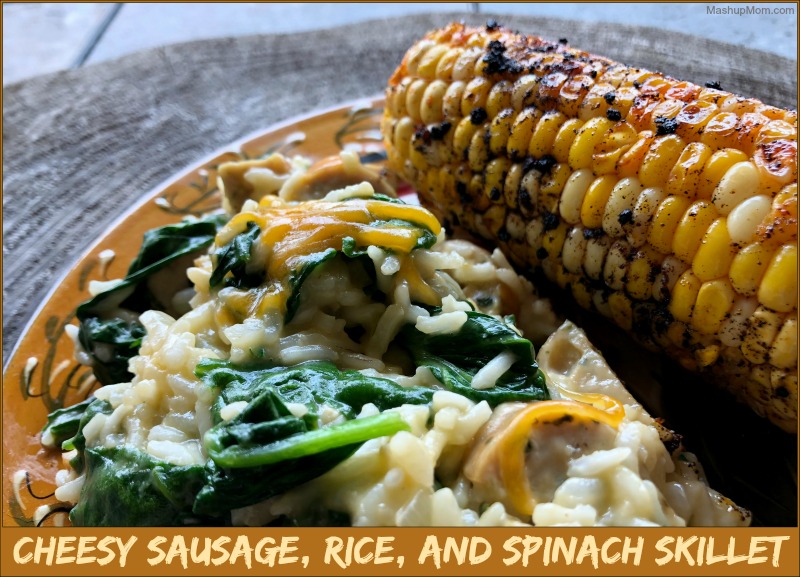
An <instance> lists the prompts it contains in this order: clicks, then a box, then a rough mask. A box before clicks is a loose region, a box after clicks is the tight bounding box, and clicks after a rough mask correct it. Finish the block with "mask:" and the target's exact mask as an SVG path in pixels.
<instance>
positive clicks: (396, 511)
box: [57, 154, 733, 526]
mask: <svg viewBox="0 0 800 577" xmlns="http://www.w3.org/2000/svg"><path fill="white" fill-rule="evenodd" d="M293 166H294V168H295V169H297V168H298V166H301V165H300V164H297V163H295V164H294V165H293ZM359 166H360V165H358V159H357V157H356V156H355V155H352V154H349V155H348V154H346V155H344V156H343V158H342V159H341V170H343V171H344V173H346V174H351V175H352V174H356V173H358V172H359V170H360V168H359ZM293 170H294V169H293ZM243 178H244V179H246V180H247V182H249V183H250V184H251V185H253V186H254V187H255V188H256V189H263V190H267V189H269V190H273V189H276V187H278V188H280V195H281V197H282V198H294V197H295V195H296V194H299V192H298V191H300V190H301V189H302V188H303V187H304V186H306V184H304V183H307V181H309V179H311V177H309V176H308V175H307V174H305V173H303V172H301V171H300V172H298V171H296V172H294V173H292V174H278V173H276V172H275V171H274V170H272V169H270V168H266V167H261V168H258V167H257V168H251V169H250V170H248V171H247V172H246V173H245V174H244V177H243ZM311 180H313V179H311ZM276 190H277V189H276ZM373 193H374V187H373V185H372V184H371V183H369V182H362V183H359V184H353V185H349V186H345V187H343V188H340V189H338V190H334V191H330V192H328V193H327V195H326V196H325V199H326V202H331V203H338V202H343V201H346V200H347V199H353V198H359V199H369V198H371V197H372V196H373ZM259 198H261V200H260V201H258V202H256V201H254V200H251V199H245V200H243V201H242V211H244V212H252V213H253V214H254V215H258V214H260V211H262V210H265V207H267V208H268V207H269V206H272V205H273V204H275V203H280V202H282V201H281V200H279V199H278V198H277V197H263V198H262V197H259ZM240 224H241V223H240ZM479 226H480V223H479ZM530 226H533V225H528V227H529V228H528V230H527V234H529V235H530V234H533V233H535V232H536V231H531V230H530ZM238 232H241V227H240V228H239V229H237V228H236V227H226V228H225V229H223V231H222V232H220V234H219V235H218V236H217V239H216V244H215V246H216V249H218V248H219V247H221V246H224V245H226V244H227V243H229V242H230V241H231V240H232V239H233V238H234V237H235V236H236V234H238ZM509 232H510V233H511V234H513V236H514V237H515V238H521V237H523V236H524V234H526V231H525V225H524V223H521V222H518V223H515V224H514V230H513V231H509ZM262 244H263V243H257V246H254V248H253V249H252V251H251V253H250V261H249V262H248V265H247V266H248V270H259V269H258V266H259V263H263V262H266V261H267V260H268V259H270V258H271V254H272V251H273V250H274V247H270V246H261V245H262ZM216 249H215V250H216ZM365 254H366V257H364V258H363V260H364V261H366V262H369V263H372V268H373V269H374V276H371V275H370V274H368V273H367V272H365V268H364V266H363V262H362V261H361V260H358V259H344V258H339V257H337V258H334V259H332V260H329V261H326V262H325V263H324V264H321V265H319V266H317V267H316V268H314V269H313V271H311V272H310V274H308V275H307V278H306V279H305V281H304V283H303V285H302V287H301V288H300V289H299V291H298V293H297V295H296V297H297V299H298V300H297V302H298V303H299V304H298V306H297V309H296V311H294V316H293V317H292V318H291V320H290V321H288V322H284V316H283V313H282V311H281V310H280V309H279V308H276V305H274V303H273V301H272V300H270V298H272V296H271V294H270V293H269V291H268V290H266V289H265V285H262V286H261V287H257V288H255V289H247V288H239V287H234V286H228V287H223V288H221V289H212V287H211V286H210V279H211V276H212V270H213V261H212V259H211V258H210V257H209V256H208V255H205V256H202V257H200V258H197V259H196V260H195V262H194V266H191V267H189V268H188V269H187V271H186V274H187V276H188V278H189V280H190V281H191V282H192V283H193V287H194V296H193V297H192V298H191V299H190V300H189V306H190V307H191V310H189V311H188V312H186V313H185V314H183V315H181V316H179V317H178V318H173V317H172V316H170V315H168V314H166V313H164V312H157V311H148V312H146V313H144V314H142V315H141V318H140V321H141V323H142V324H143V325H144V327H145V329H146V336H145V337H144V339H143V342H142V345H141V348H140V351H139V355H138V356H136V357H134V358H133V359H131V361H130V370H131V372H132V373H133V374H134V378H133V379H132V381H131V382H129V383H120V384H115V385H110V386H106V387H103V388H101V389H99V390H98V391H97V393H96V397H97V398H98V399H100V400H103V401H106V402H108V403H109V404H110V405H111V407H112V412H111V413H110V414H108V415H106V414H98V415H96V416H94V417H93V418H92V419H91V420H90V421H89V423H88V424H87V425H86V426H85V428H84V435H85V437H86V440H87V445H88V446H90V447H111V446H115V445H118V444H125V445H127V446H129V447H131V448H135V449H139V450H141V451H144V452H146V453H147V454H149V455H151V456H152V457H155V458H157V459H159V460H161V461H164V462H166V463H171V464H173V465H192V464H203V463H205V462H206V461H207V459H208V455H207V452H206V447H205V446H204V443H203V438H204V435H205V434H206V432H207V431H209V430H210V429H211V427H212V426H213V424H214V417H213V415H212V406H213V405H214V402H215V400H216V398H217V395H218V394H219V391H217V390H215V389H213V388H212V387H209V386H207V385H205V384H204V383H203V382H202V381H201V380H200V379H199V378H198V377H197V376H196V375H195V369H196V367H197V365H198V363H199V362H200V361H201V360H203V359H222V360H230V361H232V362H234V363H242V364H246V363H253V362H264V363H271V364H272V365H277V366H287V367H291V366H295V365H298V364H300V363H304V362H307V361H330V362H333V363H334V364H335V365H336V366H337V367H338V368H339V369H343V370H344V369H351V370H357V371H360V372H361V374H363V375H364V376H368V377H380V378H382V379H388V380H390V381H392V382H394V383H397V384H399V385H400V386H402V387H417V386H422V387H428V388H431V389H434V390H435V392H434V393H433V394H432V398H431V402H430V403H429V404H427V405H401V406H399V407H394V408H391V409H387V410H386V411H384V412H393V413H396V414H398V415H399V416H400V418H401V419H402V420H403V422H404V423H405V424H406V425H407V427H406V428H407V429H408V430H404V431H400V432H397V433H395V434H394V435H390V436H384V437H379V438H373V439H371V440H368V441H366V442H364V443H363V444H362V445H361V446H360V447H359V448H358V449H357V450H356V451H355V453H354V454H353V455H352V456H351V457H350V458H347V459H345V460H344V461H342V462H340V463H339V464H338V465H336V466H335V467H333V468H332V469H330V470H328V471H327V472H326V473H324V474H322V475H320V476H318V477H317V478H314V479H312V480H310V481H308V482H306V483H304V484H301V485H298V486H294V487H292V488H290V489H289V490H287V491H285V492H284V493H281V494H279V495H277V496H274V497H271V498H269V499H265V500H264V501H261V502H258V503H255V504H253V505H251V506H247V507H241V508H238V509H235V510H233V511H232V512H231V521H232V522H233V523H234V524H241V525H249V526H258V525H262V524H266V523H270V522H273V521H275V520H276V519H278V518H279V517H281V516H282V515H286V516H288V517H289V518H291V519H292V520H293V521H295V522H297V523H299V524H304V523H306V522H309V523H310V522H313V520H314V519H316V518H317V517H316V515H318V513H319V511H321V510H330V511H335V512H341V513H345V514H346V515H347V516H348V517H349V519H350V522H351V523H352V524H353V525H361V526H365V525H398V526H423V525H472V526H477V525H498V526H504V525H505V526H518V525H524V524H536V525H594V524H599V525H650V524H664V525H675V526H682V525H685V524H687V523H689V522H731V523H732V522H733V521H731V516H730V515H729V516H728V517H726V516H725V515H724V514H722V513H721V511H722V509H723V508H724V503H723V501H722V498H721V497H720V496H719V495H718V494H716V493H715V492H713V491H711V490H709V489H708V488H707V487H706V486H705V485H704V484H703V483H702V482H701V480H700V479H699V477H698V476H697V475H696V474H694V473H696V471H697V468H696V467H695V468H692V467H682V466H681V465H678V466H676V465H675V464H674V463H673V460H672V459H671V456H670V455H669V454H668V453H667V451H666V449H665V447H664V444H663V442H662V441H661V439H660V437H659V432H658V430H657V429H656V427H655V425H654V422H653V421H652V419H651V418H650V417H649V415H647V414H646V413H645V412H644V411H643V410H642V409H641V407H640V406H638V405H637V404H636V403H635V401H633V400H632V398H630V396H629V395H628V396H625V395H626V394H627V393H624V389H622V391H623V392H619V391H617V392H618V393H619V395H618V396H617V398H619V399H620V402H621V403H622V404H623V405H624V418H623V419H622V421H621V422H620V424H619V426H618V428H617V429H612V428H610V427H609V428H608V430H605V429H603V430H600V431H595V432H596V433H597V434H595V435H593V436H591V437H590V438H588V439H582V438H581V439H580V440H585V441H586V442H585V443H571V442H570V438H569V437H568V435H567V436H563V438H562V437H560V436H558V435H552V434H551V430H550V429H547V428H546V425H547V424H546V423H545V424H544V425H541V424H536V425H531V432H530V434H531V435H539V436H538V437H536V439H537V440H538V441H541V442H542V443H544V445H546V447H545V449H544V450H543V451H544V452H542V453H541V458H542V459H543V461H542V464H539V463H537V464H536V466H535V467H532V468H531V467H528V469H526V471H527V473H526V474H527V475H529V477H530V481H531V484H532V485H535V486H536V490H537V491H538V494H537V499H536V503H535V506H533V507H532V508H531V510H530V511H527V512H525V511H520V510H518V507H517V505H516V504H515V503H514V501H513V499H511V498H510V497H509V491H507V488H506V486H505V484H504V481H503V480H502V479H500V478H498V477H497V475H498V474H499V473H498V470H499V467H500V465H498V464H497V463H498V462H497V459H498V453H497V451H494V452H492V449H491V443H488V442H484V441H485V439H484V437H483V435H489V432H491V431H502V430H505V429H504V427H499V428H498V427H497V424H498V423H500V424H501V425H503V424H506V425H508V423H510V422H511V421H510V420H509V419H511V418H513V416H514V415H516V414H519V413H518V412H515V411H519V410H521V407H522V403H516V404H515V403H505V404H501V405H499V406H497V407H496V408H495V409H492V407H490V405H489V404H488V403H487V402H486V401H485V400H483V401H480V402H474V401H472V400H470V399H469V398H467V397H466V396H462V395H460V394H457V393H455V392H452V391H447V390H442V384H441V383H440V382H439V380H438V379H437V377H436V375H435V374H434V372H433V371H432V370H431V368H429V367H425V366H419V367H415V366H409V359H408V358H407V356H408V355H407V354H406V355H405V357H404V356H403V353H402V352H398V350H397V348H396V345H395V342H396V340H397V337H398V335H399V334H400V331H401V330H403V328H404V327H406V326H409V325H410V326H412V327H415V328H416V329H417V330H418V331H419V332H421V333H422V334H423V335H429V336H442V335H444V336H447V335H456V334H458V333H459V331H461V329H462V327H464V325H465V323H467V322H468V319H469V318H470V314H472V311H474V310H479V311H480V312H482V313H484V314H488V315H491V316H494V318H496V319H500V318H502V317H503V316H505V315H509V314H510V315H514V316H515V317H516V318H517V320H518V323H519V326H520V328H521V329H522V330H523V331H524V332H525V334H526V335H528V336H529V337H530V336H531V335H535V338H536V339H540V340H544V338H545V336H547V335H549V334H551V333H555V332H556V328H557V324H558V319H557V318H556V316H555V314H554V313H553V311H552V308H551V307H550V306H549V303H548V302H547V301H546V300H543V299H540V298H538V297H537V296H536V295H535V292H534V290H533V286H532V285H531V284H530V282H529V281H528V280H527V279H525V278H523V277H521V276H519V275H518V274H517V273H516V272H515V271H514V270H513V268H512V267H511V265H510V264H509V262H508V261H507V259H506V258H505V256H504V255H503V254H502V253H501V252H500V251H498V250H495V251H494V252H492V253H489V252H487V251H485V250H483V249H481V248H479V247H477V246H475V245H473V244H471V243H468V242H466V241H462V240H445V238H444V233H443V232H442V233H439V235H438V236H437V238H436V239H435V242H433V243H432V246H429V247H428V248H416V249H415V250H414V251H413V253H410V254H404V253H402V252H399V251H392V250H388V249H386V248H381V247H379V246H376V245H370V246H368V247H366V250H365ZM359 258H361V257H359ZM409 271H410V273H411V274H409ZM368 288H369V290H367V289H368ZM372 291H376V292H377V293H378V294H379V295H380V296H379V297H375V296H374V292H372ZM368 293H369V294H368ZM431 295H433V296H431ZM437 308H438V310H437ZM515 330H518V329H516V328H515ZM559 330H561V329H559ZM538 342H540V341H538ZM549 342H550V341H548V343H549ZM545 350H548V351H552V350H553V347H552V345H551V346H550V348H549V349H548V348H546V349H545ZM566 350H567V349H566V348H565V349H564V351H566ZM577 358H578V357H576V359H577ZM550 360H553V359H552V358H551V359H550ZM573 360H575V359H573ZM592 360H593V359H588V361H589V362H586V363H584V364H583V368H584V370H590V369H592V367H594V369H593V370H596V371H597V370H600V369H602V367H599V365H598V364H597V363H595V364H594V365H592V364H591V362H590V361H592ZM595 360H596V359H595ZM518 361H519V358H518V357H517V355H515V354H514V353H513V352H511V351H509V350H504V351H502V352H499V353H498V354H497V355H496V356H494V358H491V359H490V360H489V361H488V362H486V363H485V365H484V366H482V367H480V369H479V370H477V372H476V373H475V374H474V376H473V377H472V379H471V383H470V385H471V388H472V390H474V391H486V390H490V389H492V388H493V387H497V386H498V382H503V377H504V375H506V374H507V373H508V371H509V370H510V369H511V367H512V366H513V365H514V364H515V363H517V362H518ZM577 364H580V363H574V362H569V363H564V366H560V365H557V364H555V363H551V365H553V369H552V371H553V374H552V378H550V381H551V382H550V386H551V390H550V393H551V397H552V398H553V399H554V400H556V401H557V400H559V399H563V397H562V392H563V391H564V390H565V389H564V387H563V386H566V385H574V386H575V387H577V388H578V389H580V388H581V387H584V389H585V390H586V391H587V392H591V390H590V389H591V386H590V385H585V384H583V385H581V384H580V381H581V379H580V377H581V374H579V373H577V372H575V371H576V369H575V366H577ZM561 369H563V370H561ZM593 382H594V381H593ZM594 383H595V385H596V382H594ZM562 385H563V386H562ZM592 386H594V385H592ZM559 387H561V388H559ZM620 387H621V385H620ZM584 389H581V390H584ZM595 392H608V391H595ZM376 402H377V401H376ZM247 406H248V402H247V401H241V400H240V401H236V402H231V403H229V404H226V405H224V406H223V407H222V409H221V410H220V411H219V418H220V419H221V420H222V421H223V422H229V421H231V420H233V419H236V418H237V417H239V416H240V415H241V414H242V411H244V410H245V409H246V407H247ZM286 408H287V409H288V411H289V412H290V413H291V414H292V415H294V416H296V417H298V418H303V417H305V416H306V415H308V413H309V407H307V406H306V405H304V404H302V403H287V405H286ZM317 412H318V414H319V426H320V427H330V426H333V425H336V424H338V423H343V422H345V421H346V420H347V418H346V415H344V414H343V413H342V412H341V411H340V410H339V409H337V408H336V407H333V406H330V405H327V404H325V403H321V404H320V406H319V407H318V408H317ZM379 413H380V410H379V409H378V407H377V406H376V405H375V404H372V403H370V402H367V403H365V404H363V406H361V407H360V410H359V412H358V415H357V417H356V418H357V419H364V418H368V417H373V416H375V415H378V414H379ZM537 423H538V422H537ZM593 426H595V425H587V428H591V427H593ZM492 427H494V428H492ZM537 427H538V428H537ZM487 431H489V432H487ZM481 451H484V452H483V453H482V452H481ZM520 458H527V457H524V456H520ZM61 478H62V480H63V483H61V486H60V487H59V489H58V490H57V497H58V498H59V499H62V500H64V501H66V502H71V503H75V502H77V501H78V500H79V498H80V492H81V487H82V485H83V482H84V477H83V476H75V475H74V474H71V475H67V474H63V475H61Z"/></svg>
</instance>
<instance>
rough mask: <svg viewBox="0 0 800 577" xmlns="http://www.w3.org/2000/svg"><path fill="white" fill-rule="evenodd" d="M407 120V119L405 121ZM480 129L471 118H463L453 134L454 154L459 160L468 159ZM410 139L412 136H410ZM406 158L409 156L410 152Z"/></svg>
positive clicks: (406, 154)
mask: <svg viewBox="0 0 800 577" xmlns="http://www.w3.org/2000/svg"><path fill="white" fill-rule="evenodd" d="M404 120H405V119H404ZM479 128H480V127H479V126H475V124H474V123H473V122H472V121H471V120H470V118H469V116H467V117H466V118H462V119H461V120H460V121H459V123H458V125H457V126H456V129H455V131H454V133H453V152H454V154H455V157H456V158H457V159H466V158H467V154H468V153H469V149H470V144H472V138H473V137H474V136H475V133H476V132H477V131H478V129H479ZM413 131H414V128H413V123H412V125H411V134H413ZM409 139H410V135H409ZM404 156H408V152H406V153H405V155H404Z"/></svg>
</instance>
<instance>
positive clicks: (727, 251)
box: [692, 218, 736, 281]
mask: <svg viewBox="0 0 800 577" xmlns="http://www.w3.org/2000/svg"><path fill="white" fill-rule="evenodd" d="M735 256H736V251H735V248H734V246H733V244H732V243H731V237H730V235H729V234H728V226H727V223H726V221H725V219H724V218H718V219H717V220H715V221H714V222H713V223H712V224H711V226H710V227H708V231H706V234H705V235H704V236H703V240H702V241H700V246H699V247H698V249H697V253H695V255H694V259H693V260H692V270H694V272H695V274H696V275H697V277H698V278H699V279H700V280H702V281H707V280H713V279H716V278H722V277H724V276H725V277H726V276H728V271H729V270H730V266H731V261H733V257H735Z"/></svg>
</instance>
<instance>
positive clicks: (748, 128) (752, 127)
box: [736, 112, 769, 155]
mask: <svg viewBox="0 0 800 577" xmlns="http://www.w3.org/2000/svg"><path fill="white" fill-rule="evenodd" d="M767 122H769V119H768V118H767V117H766V116H764V115H763V114H759V113H758V112H745V113H744V114H742V115H741V116H740V117H739V122H738V124H737V125H736V138H737V140H738V146H737V148H738V149H739V150H741V151H742V152H744V153H745V154H747V155H752V154H753V150H754V148H755V143H756V139H757V138H758V135H759V133H760V132H761V129H762V128H763V127H764V126H765V125H766V124H767Z"/></svg>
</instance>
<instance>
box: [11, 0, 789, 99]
mask: <svg viewBox="0 0 800 577" xmlns="http://www.w3.org/2000/svg"><path fill="white" fill-rule="evenodd" d="M445 11H464V12H471V13H487V14H488V13H498V14H520V15H527V16H548V17H562V18H572V19H577V20H587V21H596V22H598V25H602V23H603V22H618V23H624V24H637V25H646V26H654V27H657V28H662V29H666V30H676V31H680V32H686V33H689V34H695V35H698V36H704V37H707V38H711V39H714V40H721V41H725V42H730V43H733V44H740V45H744V46H749V47H751V48H757V49H760V50H764V51H767V52H772V53H775V54H779V55H781V56H785V57H788V58H793V59H797V20H798V7H797V4H796V3H759V2H753V3H749V4H741V3H731V4H724V3H702V2H699V3H671V4H670V3H602V4H586V3H581V4H575V3H568V2H558V3H546V2H541V3H539V2H533V3H531V2H528V3H508V2H438V3H437V2H432V3H319V4H307V3H270V4H257V3H202V4H200V3H159V4H150V3H147V4H140V3H128V2H126V3H25V4H9V3H4V4H3V84H4V85H5V84H8V83H11V82H16V81H19V80H24V79H25V78H30V77H32V76H36V75H39V74H45V73H48V72H55V71H58V70H66V69H70V68H78V67H81V66H85V65H89V64H93V63H96V62H102V61H106V60H111V59H114V58H117V57H119V56H123V55H125V54H130V53H132V52H136V51H138V50H143V49H145V48H152V47H155V46H162V45H165V44H173V43H176V42H186V41H190V40H200V39H206V38H219V37H225V36H242V35H248V34H269V33H288V32H299V31H307V30H314V29H320V28H330V27H333V26H338V25H340V24H348V23H353V22H359V21H363V20H369V19H373V18H383V17H390V16H400V15H404V14H412V13H419V12H445ZM734 11H736V13H734ZM310 41H312V42H313V38H311V39H310Z"/></svg>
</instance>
